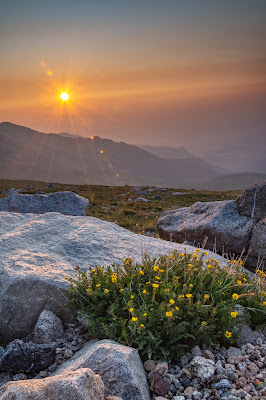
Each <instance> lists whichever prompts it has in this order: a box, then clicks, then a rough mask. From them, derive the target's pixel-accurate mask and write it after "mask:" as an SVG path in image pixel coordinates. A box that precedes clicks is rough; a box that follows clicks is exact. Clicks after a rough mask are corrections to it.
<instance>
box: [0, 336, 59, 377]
mask: <svg viewBox="0 0 266 400" xmlns="http://www.w3.org/2000/svg"><path fill="white" fill-rule="evenodd" d="M55 355H56V346H55V345H52V344H35V343H24V342H22V340H19V339H16V340H14V341H13V342H11V343H9V345H8V346H7V347H6V349H5V352H4V354H3V356H2V358H1V360H0V370H3V371H6V372H13V373H15V374H17V373H21V372H22V373H24V372H38V371H41V370H43V369H45V368H47V367H49V365H51V364H52V363H53V362H54V360H55Z"/></svg>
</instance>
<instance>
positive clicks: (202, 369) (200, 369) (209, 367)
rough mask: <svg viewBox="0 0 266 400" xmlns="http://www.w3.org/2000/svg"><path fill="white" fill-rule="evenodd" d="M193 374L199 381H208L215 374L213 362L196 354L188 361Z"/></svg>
mask: <svg viewBox="0 0 266 400" xmlns="http://www.w3.org/2000/svg"><path fill="white" fill-rule="evenodd" d="M190 367H191V370H192V372H193V374H194V375H195V376H196V377H197V378H198V379H199V380H200V381H201V382H208V381H209V380H211V379H212V378H213V376H214V374H215V362H214V361H213V360H208V359H206V358H204V357H200V356H196V357H194V359H193V360H192V361H191V363H190Z"/></svg>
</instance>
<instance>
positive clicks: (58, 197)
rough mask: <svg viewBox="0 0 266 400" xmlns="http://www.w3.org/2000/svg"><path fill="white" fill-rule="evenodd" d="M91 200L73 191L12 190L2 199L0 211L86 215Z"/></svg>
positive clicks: (0, 200)
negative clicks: (39, 191) (32, 192)
mask: <svg viewBox="0 0 266 400" xmlns="http://www.w3.org/2000/svg"><path fill="white" fill-rule="evenodd" d="M88 205H89V201H88V199H85V198H84V197H81V196H79V195H77V194H75V193H73V192H56V193H49V194H18V193H17V191H16V190H10V191H9V193H8V195H7V197H4V198H2V199H0V211H7V212H16V213H33V214H44V213H47V212H59V213H61V214H65V215H79V216H82V215H86V212H87V209H88Z"/></svg>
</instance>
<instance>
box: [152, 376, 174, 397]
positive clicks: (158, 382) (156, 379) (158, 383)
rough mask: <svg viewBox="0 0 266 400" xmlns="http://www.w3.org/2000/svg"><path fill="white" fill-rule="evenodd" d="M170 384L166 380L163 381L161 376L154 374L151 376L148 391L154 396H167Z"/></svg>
mask: <svg viewBox="0 0 266 400" xmlns="http://www.w3.org/2000/svg"><path fill="white" fill-rule="evenodd" d="M170 387H171V384H170V382H168V381H167V380H165V379H163V378H162V377H161V375H159V374H158V373H155V374H154V375H153V379H152V383H151V386H150V389H151V391H152V392H154V393H155V394H158V395H160V396H163V395H165V394H167V393H168V392H169V390H170Z"/></svg>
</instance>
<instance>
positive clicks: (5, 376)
mask: <svg viewBox="0 0 266 400" xmlns="http://www.w3.org/2000/svg"><path fill="white" fill-rule="evenodd" d="M9 381H12V376H11V375H10V373H9V372H0V387H1V386H3V385H4V384H5V383H7V382H9Z"/></svg>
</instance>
